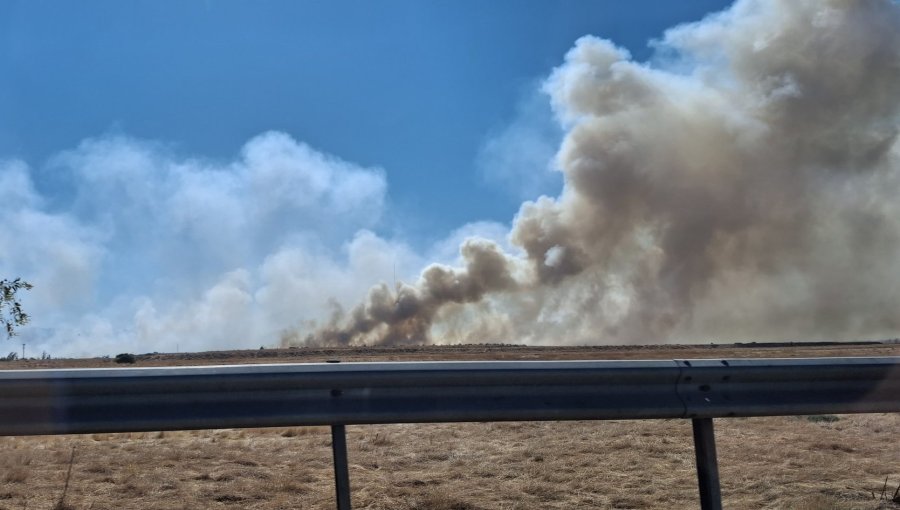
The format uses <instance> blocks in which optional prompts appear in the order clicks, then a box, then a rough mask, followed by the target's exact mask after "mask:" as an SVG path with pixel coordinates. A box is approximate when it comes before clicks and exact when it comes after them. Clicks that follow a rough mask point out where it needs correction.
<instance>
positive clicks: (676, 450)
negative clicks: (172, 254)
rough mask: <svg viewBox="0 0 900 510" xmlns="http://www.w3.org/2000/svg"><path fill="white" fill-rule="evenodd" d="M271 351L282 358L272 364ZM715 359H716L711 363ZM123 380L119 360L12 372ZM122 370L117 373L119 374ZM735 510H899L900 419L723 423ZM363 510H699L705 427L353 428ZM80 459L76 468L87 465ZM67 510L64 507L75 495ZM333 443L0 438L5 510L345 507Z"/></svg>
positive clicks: (278, 431)
mask: <svg viewBox="0 0 900 510" xmlns="http://www.w3.org/2000/svg"><path fill="white" fill-rule="evenodd" d="M267 351H268V350H267ZM898 351H900V346H897V345H868V346H865V345H852V346H817V347H802V346H801V347H798V346H780V347H764V346H745V347H740V348H729V347H716V348H713V347H709V346H707V347H696V346H695V347H678V346H669V347H664V348H639V347H633V348H604V349H597V348H562V349H535V348H521V347H506V348H500V347H489V346H472V347H454V348H437V347H430V348H421V349H417V348H397V349H363V348H358V349H347V350H323V351H319V350H305V349H295V350H285V351H275V350H271V351H268V352H264V353H263V355H262V356H261V355H260V353H259V352H256V351H252V352H244V353H243V355H241V353H239V352H231V353H220V354H218V355H216V354H206V353H198V354H183V355H177V356H176V355H150V356H144V357H139V360H138V365H139V366H146V365H151V364H152V365H157V364H187V363H191V364H194V363H203V364H207V363H216V362H218V363H222V362H228V363H237V362H272V361H275V360H278V361H315V360H320V359H334V358H338V359H341V360H345V361H353V360H363V359H366V360H372V359H379V360H385V359H401V360H407V359H498V358H499V359H560V358H562V359H572V358H594V359H603V358H700V357H739V356H740V357H745V356H752V357H763V356H767V355H768V356H778V357H783V356H822V355H825V356H839V355H872V356H874V355H897V354H898ZM704 354H705V355H704ZM47 363H51V364H52V365H53V366H59V367H62V366H90V365H92V366H110V365H109V362H108V361H107V360H71V361H69V360H53V361H52V362H47V361H44V362H38V361H28V362H18V363H15V364H13V363H10V364H8V365H7V366H5V367H3V368H7V367H8V368H24V367H34V366H37V365H38V364H47ZM113 366H115V365H113ZM715 423H716V433H717V440H718V449H719V462H720V471H721V476H722V492H723V496H724V500H725V506H726V508H738V509H742V508H748V509H750V508H771V509H776V508H797V509H805V510H812V509H876V508H900V505H896V506H890V505H891V504H890V503H886V502H882V501H880V496H881V493H882V488H883V487H884V485H885V478H887V479H888V484H887V485H888V486H887V490H886V491H885V492H886V495H885V497H887V498H890V496H891V495H892V494H893V492H894V489H895V488H896V487H897V484H898V483H900V444H898V442H897V441H896V433H897V431H898V430H900V416H898V415H853V416H830V415H829V416H813V417H779V418H754V419H720V420H716V422H715ZM347 430H348V448H349V459H350V476H351V484H352V487H353V503H354V508H365V509H372V510H375V509H379V510H380V509H384V510H387V509H397V510H413V509H415V510H429V509H432V510H475V509H543V508H548V509H580V508H585V509H586V508H696V507H697V505H698V503H697V489H696V478H695V472H694V461H693V448H692V442H691V428H690V422H689V421H686V420H651V421H605V422H567V423H518V422H515V423H465V424H433V425H379V426H351V427H348V429H347ZM73 452H74V454H73ZM70 466H71V475H69V480H68V489H67V491H66V497H65V502H64V504H62V505H60V504H59V500H60V497H61V495H62V494H63V490H64V487H65V486H66V478H67V473H68V472H69V468H70ZM331 469H332V467H331V450H330V434H329V431H328V429H327V428H323V427H306V428H273V429H246V430H204V431H180V432H165V433H139V434H94V435H81V436H56V437H11V438H0V486H2V488H0V509H23V508H24V509H51V508H54V507H56V508H60V509H61V508H74V509H96V510H100V509H113V508H115V509H123V510H124V509H147V508H159V509H199V508H250V509H288V508H291V509H318V508H333V507H334V502H333V498H334V489H333V482H332V480H333V479H332V471H331Z"/></svg>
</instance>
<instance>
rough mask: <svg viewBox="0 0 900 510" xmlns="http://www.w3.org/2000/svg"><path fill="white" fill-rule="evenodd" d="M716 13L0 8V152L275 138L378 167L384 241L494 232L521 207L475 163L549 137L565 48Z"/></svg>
mask: <svg viewBox="0 0 900 510" xmlns="http://www.w3.org/2000/svg"><path fill="white" fill-rule="evenodd" d="M725 4H726V2H723V1H708V0H704V1H692V2H671V1H666V0H642V1H633V2H615V1H594V0H591V1H571V2H563V3H559V2H549V1H525V0H510V1H490V2H481V1H459V2H443V1H441V2H418V1H389V2H363V1H358V2H352V1H351V2H346V1H337V2H293V1H281V2H278V1H263V2H236V1H207V2H201V1H195V2H156V1H143V2H141V1H139V2H119V1H97V2H88V3H81V2H63V3H59V2H43V1H12V2H4V3H3V4H2V5H0V44H2V48H0V69H3V70H4V72H2V73H0V119H2V124H0V155H3V156H6V157H16V158H21V159H23V160H25V161H27V162H28V163H29V164H31V165H33V166H37V167H40V166H42V165H43V164H44V163H45V162H46V161H47V160H48V159H49V158H51V157H52V156H53V155H54V154H56V153H57V152H59V151H62V150H65V149H70V148H72V147H75V146H76V145H77V144H78V143H79V142H80V141H81V140H83V139H85V138H88V137H96V136H101V135H103V134H108V133H123V134H127V135H129V136H133V137H136V138H140V139H148V140H156V141H161V142H164V143H167V144H170V145H171V146H172V147H173V149H174V150H175V151H177V152H179V153H182V154H186V155H201V156H203V157H208V158H219V159H226V158H231V157H233V156H234V155H235V154H236V152H237V151H238V149H239V147H240V146H241V145H242V144H243V143H244V142H246V141H247V140H248V139H250V138H251V137H253V136H254V135H257V134H259V133H262V132H264V131H269V130H278V131H283V132H285V133H288V134H290V135H291V136H293V137H294V138H295V139H297V140H301V141H303V142H305V143H308V144H310V145H311V146H313V147H315V148H317V149H318V150H321V151H324V152H326V153H330V154H335V155H338V156H339V157H341V158H342V159H345V160H348V161H352V162H355V163H358V164H360V165H363V166H377V167H380V168H383V169H384V170H385V171H386V172H387V175H388V183H389V190H390V191H389V196H390V202H391V207H392V211H393V213H394V214H395V215H397V216H399V217H400V218H402V221H399V222H388V224H385V225H384V226H383V228H393V229H398V230H401V231H404V233H405V234H406V235H408V236H409V237H410V238H412V239H413V240H417V239H419V238H422V239H428V240H433V239H435V238H438V237H441V236H442V235H444V233H445V232H446V231H448V230H450V229H453V228H456V227H457V226H459V225H461V224H464V223H466V222H470V221H476V220H494V221H503V222H508V221H509V220H510V218H511V216H512V214H513V213H514V212H515V211H516V210H517V208H518V205H519V202H520V199H521V198H522V197H521V196H519V195H520V194H519V193H516V192H509V190H505V188H506V187H507V186H509V185H510V183H508V182H502V181H499V182H498V180H496V179H490V178H488V179H485V175H484V174H485V169H484V168H482V167H483V165H479V161H480V159H479V154H480V152H481V151H482V149H483V148H484V147H485V145H486V144H487V143H488V142H489V140H490V139H491V138H492V137H495V136H498V135H499V134H501V133H502V132H503V130H504V129H506V128H507V126H508V125H509V124H511V123H513V122H514V121H515V120H516V119H517V117H521V116H523V115H524V116H528V117H529V118H528V121H529V122H532V123H537V122H538V121H541V120H543V121H545V122H546V123H547V124H548V125H550V124H552V120H551V118H550V113H549V106H548V102H547V101H546V100H545V99H544V98H542V97H541V98H539V99H537V100H535V99H533V98H532V96H534V95H537V94H538V93H537V92H536V90H537V89H538V87H539V84H540V81H541V80H543V79H544V78H545V77H546V76H547V75H548V74H549V72H550V71H551V70H552V69H553V68H554V67H555V66H557V65H559V64H560V62H561V59H562V56H563V55H564V54H565V52H566V51H567V50H568V49H569V48H570V47H571V46H572V44H573V43H574V41H575V40H576V39H577V38H578V37H580V36H582V35H586V34H595V35H599V36H602V37H605V38H608V39H611V40H613V41H615V42H616V44H618V45H620V46H623V47H625V48H627V49H629V50H630V51H631V53H632V54H633V56H634V57H635V59H637V60H645V59H647V58H649V57H650V55H651V49H650V47H649V45H648V42H649V41H650V40H652V39H656V38H659V37H660V36H661V35H662V33H663V31H664V30H665V29H666V28H668V27H672V26H674V25H676V24H679V23H682V22H687V21H695V20H698V19H700V18H701V17H702V16H703V15H704V14H705V13H707V12H710V11H713V10H720V9H721V8H723V6H725ZM529 104H530V105H531V107H530V108H529V107H528V105H529ZM523 105H525V106H523ZM523 110H525V111H524V112H523ZM552 127H553V126H552V125H551V126H550V127H549V128H545V129H543V131H544V132H549V133H552ZM538 168H540V167H538ZM56 178H57V177H56V176H55V175H53V174H52V172H48V174H47V175H41V176H40V179H39V180H38V182H37V184H38V186H39V187H40V188H47V189H50V188H53V187H54V185H55V183H54V180H55V179H56ZM554 182H555V181H553V180H552V179H548V180H547V182H546V184H547V185H548V186H547V187H546V189H543V190H542V191H549V192H555V191H556V188H554V186H553V184H554ZM555 184H556V186H557V187H558V182H556V183H555ZM461 205H463V206H461Z"/></svg>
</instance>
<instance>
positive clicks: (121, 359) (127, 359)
mask: <svg viewBox="0 0 900 510" xmlns="http://www.w3.org/2000/svg"><path fill="white" fill-rule="evenodd" d="M135 361H136V360H135V358H134V354H128V353H127V352H123V353H122V354H116V363H134V362H135Z"/></svg>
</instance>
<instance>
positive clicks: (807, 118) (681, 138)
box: [305, 0, 900, 344]
mask: <svg viewBox="0 0 900 510" xmlns="http://www.w3.org/2000/svg"><path fill="white" fill-rule="evenodd" d="M658 45H659V51H658V58H657V60H656V61H655V62H654V64H653V65H647V64H641V63H637V62H634V61H632V60H630V57H629V55H628V54H627V52H626V51H624V50H622V49H620V48H617V47H615V46H614V45H613V44H612V43H610V42H609V41H605V40H601V39H597V38H594V37H584V38H582V39H580V40H579V41H578V42H577V43H576V45H575V47H574V48H573V49H572V50H571V51H570V52H569V53H568V55H567V56H566V60H565V63H564V64H563V65H562V66H561V67H559V68H558V69H556V70H555V71H554V72H553V74H552V75H551V77H550V78H549V79H548V80H547V82H546V85H545V89H546V91H547V92H548V94H549V95H550V97H551V100H552V102H553V105H554V108H555V111H556V112H557V115H558V116H559V118H560V121H561V122H563V123H564V125H565V126H566V127H567V135H566V138H565V141H564V142H563V145H562V147H561V148H560V150H559V153H558V165H559V167H560V168H561V169H562V171H563V173H564V178H565V184H564V189H563V191H562V193H561V195H560V196H559V197H557V198H548V197H541V198H540V199H538V200H536V201H534V202H527V203H525V204H523V205H522V207H521V210H520V211H519V214H518V215H517V217H516V219H515V222H514V225H513V229H512V232H511V233H510V241H511V243H512V244H513V245H514V246H516V247H518V248H521V250H522V253H521V254H507V253H503V252H502V251H501V250H500V248H499V247H498V246H496V245H495V244H493V243H490V242H488V241H484V240H478V239H470V240H468V241H467V242H466V243H465V244H463V246H462V249H461V253H462V256H463V260H464V261H465V264H464V266H463V267H460V268H452V267H445V266H438V265H433V266H430V267H428V268H427V269H425V270H424V272H423V273H422V274H421V276H420V278H419V280H418V281H417V282H415V283H414V284H413V285H400V286H398V288H397V289H396V290H391V289H389V288H388V287H387V286H386V285H379V286H376V287H374V288H373V289H371V290H370V292H369V295H368V297H367V298H366V300H365V302H364V303H362V304H360V305H359V306H357V307H356V308H355V309H353V310H352V311H350V312H349V313H338V314H336V315H335V317H334V319H333V320H332V322H331V323H330V324H329V325H327V326H325V327H322V328H319V329H318V330H316V331H314V332H313V333H311V334H309V336H308V337H306V339H305V340H306V342H307V343H311V344H353V343H409V342H417V343H419V342H428V341H431V339H432V338H433V337H434V338H436V339H437V340H439V341H472V340H474V341H517V342H520V341H527V342H532V343H576V342H578V343H581V342H656V341H667V340H678V341H701V340H705V341H708V340H711V339H741V338H744V339H754V340H777V339H778V340H783V339H811V338H829V339H840V338H848V337H854V338H861V337H873V336H876V337H877V336H882V335H896V334H897V333H898V330H900V206H898V205H897V204H898V203H900V200H898V199H897V197H898V195H900V144H898V142H897V140H898V128H900V7H898V5H897V4H896V3H893V2H891V1H890V0H831V1H823V0H746V1H739V2H737V3H736V4H735V5H734V6H733V7H731V8H730V9H729V10H727V11H725V12H723V13H720V14H717V15H714V16H710V17H708V18H707V19H705V20H703V21H701V22H698V23H695V24H691V25H685V26H680V27H677V28H675V29H673V30H670V31H669V32H667V33H666V35H665V37H664V38H663V40H662V41H660V42H659V43H658ZM467 325H468V327H467Z"/></svg>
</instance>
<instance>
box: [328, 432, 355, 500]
mask: <svg viewBox="0 0 900 510" xmlns="http://www.w3.org/2000/svg"><path fill="white" fill-rule="evenodd" d="M331 452H332V454H333V455H334V488H335V492H336V493H337V508H338V510H350V469H349V467H348V465H347V430H346V429H345V427H344V425H332V426H331Z"/></svg>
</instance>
